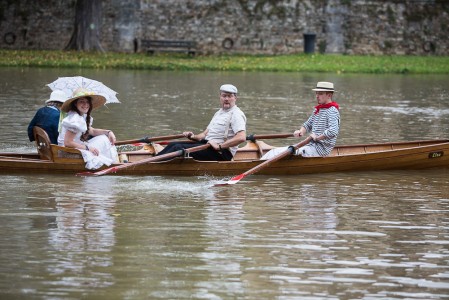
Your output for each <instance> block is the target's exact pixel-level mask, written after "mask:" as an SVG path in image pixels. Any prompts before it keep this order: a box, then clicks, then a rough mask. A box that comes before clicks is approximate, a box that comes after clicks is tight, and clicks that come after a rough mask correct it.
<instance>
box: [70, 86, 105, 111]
mask: <svg viewBox="0 0 449 300" xmlns="http://www.w3.org/2000/svg"><path fill="white" fill-rule="evenodd" d="M84 97H85V98H90V99H91V101H92V110H93V109H96V108H98V107H100V106H103V105H104V104H105V103H106V98H105V97H103V96H101V95H98V94H96V93H95V92H91V91H89V90H87V89H85V88H78V89H76V90H75V91H74V92H73V95H72V98H70V99H67V100H66V101H65V102H64V104H63V105H62V107H61V110H62V111H64V112H69V110H70V104H71V103H72V102H73V101H75V100H77V99H79V98H84Z"/></svg>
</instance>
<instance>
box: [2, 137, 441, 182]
mask: <svg viewBox="0 0 449 300" xmlns="http://www.w3.org/2000/svg"><path fill="white" fill-rule="evenodd" d="M36 143H37V146H38V152H37V153H31V154H27V153H0V172H1V173H12V172H23V173H71V174H76V173H79V172H83V171H86V169H85V168H84V165H85V164H84V161H83V160H82V158H81V156H80V154H79V152H78V151H77V150H74V149H70V148H65V147H60V146H57V145H52V144H50V143H49V140H48V137H46V133H45V132H43V133H41V132H40V133H38V134H37V135H36ZM161 148H162V146H161V145H160V144H146V145H145V146H143V147H142V148H141V149H139V150H137V151H127V152H121V153H120V155H122V154H123V155H126V158H127V161H128V163H130V162H131V163H132V162H136V161H139V160H142V159H146V158H149V157H151V156H154V154H155V153H156V152H158V151H160V149H161ZM272 148H273V147H272V146H270V145H268V144H266V143H265V142H263V141H248V142H247V143H246V145H245V146H244V147H241V148H239V150H238V152H237V154H236V156H235V158H234V160H233V161H229V162H216V161H213V162H210V161H209V162H206V161H196V160H194V159H192V158H190V157H186V158H174V159H172V160H170V161H165V162H153V163H147V164H142V165H137V166H134V167H130V168H124V169H122V170H120V172H119V173H117V174H118V175H175V176H199V175H213V176H232V175H236V174H240V173H242V172H244V171H246V170H249V169H251V168H254V167H255V166H257V165H258V164H260V163H261V162H262V161H261V160H260V159H259V158H260V157H261V155H263V154H264V153H266V152H268V151H269V150H270V149H272ZM123 164H124V163H120V164H116V166H120V165H123ZM105 168H106V167H105ZM430 168H449V140H422V141H410V142H395V143H380V144H360V145H348V146H337V147H335V148H334V150H333V151H332V153H331V154H330V155H329V156H327V157H311V158H303V157H298V156H289V157H287V158H285V159H282V160H280V161H278V162H275V163H273V164H272V165H270V166H268V167H266V168H264V169H263V170H261V171H260V172H258V173H257V174H261V175H299V174H311V173H329V172H349V171H373V170H417V169H430Z"/></svg>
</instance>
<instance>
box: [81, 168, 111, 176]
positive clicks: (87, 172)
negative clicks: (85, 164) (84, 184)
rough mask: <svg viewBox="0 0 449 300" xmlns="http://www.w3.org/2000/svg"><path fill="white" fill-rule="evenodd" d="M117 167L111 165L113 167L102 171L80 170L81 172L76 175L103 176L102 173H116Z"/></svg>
mask: <svg viewBox="0 0 449 300" xmlns="http://www.w3.org/2000/svg"><path fill="white" fill-rule="evenodd" d="M117 170H118V169H117V167H111V168H107V169H104V170H101V171H97V172H89V171H86V172H80V173H76V174H75V175H76V176H101V175H105V174H109V173H115V172H117Z"/></svg>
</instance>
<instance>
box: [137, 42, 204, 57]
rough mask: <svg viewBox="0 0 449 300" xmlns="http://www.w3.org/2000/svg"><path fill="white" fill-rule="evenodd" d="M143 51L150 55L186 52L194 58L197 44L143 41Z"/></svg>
mask: <svg viewBox="0 0 449 300" xmlns="http://www.w3.org/2000/svg"><path fill="white" fill-rule="evenodd" d="M140 45H141V47H142V49H144V50H145V51H146V52H147V53H148V54H154V52H156V51H159V52H186V53H187V54H188V55H191V56H194V55H195V53H196V42H194V41H171V40H141V43H140Z"/></svg>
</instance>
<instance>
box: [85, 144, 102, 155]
mask: <svg viewBox="0 0 449 300" xmlns="http://www.w3.org/2000/svg"><path fill="white" fill-rule="evenodd" d="M86 150H87V151H89V152H90V153H92V154H93V155H95V156H98V155H99V154H100V151H98V149H97V148H95V147H92V146H88V145H86Z"/></svg>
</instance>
